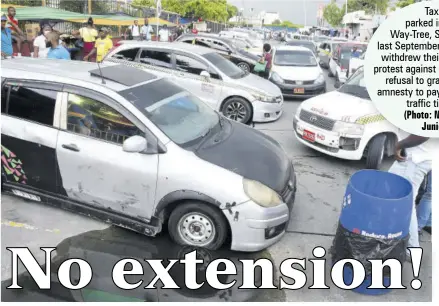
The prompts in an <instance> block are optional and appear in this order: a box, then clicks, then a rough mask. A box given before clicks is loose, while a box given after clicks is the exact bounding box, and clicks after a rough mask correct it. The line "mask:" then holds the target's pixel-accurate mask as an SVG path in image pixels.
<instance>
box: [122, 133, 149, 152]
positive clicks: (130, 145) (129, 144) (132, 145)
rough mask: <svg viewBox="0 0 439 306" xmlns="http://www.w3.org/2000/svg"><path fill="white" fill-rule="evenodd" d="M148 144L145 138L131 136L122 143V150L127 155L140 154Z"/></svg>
mask: <svg viewBox="0 0 439 306" xmlns="http://www.w3.org/2000/svg"><path fill="white" fill-rule="evenodd" d="M147 146H148V142H147V141H146V139H145V137H142V136H138V135H135V136H131V137H129V138H127V139H126V140H125V141H124V142H123V150H124V151H125V152H128V153H140V152H143V151H145V150H146V148H147Z"/></svg>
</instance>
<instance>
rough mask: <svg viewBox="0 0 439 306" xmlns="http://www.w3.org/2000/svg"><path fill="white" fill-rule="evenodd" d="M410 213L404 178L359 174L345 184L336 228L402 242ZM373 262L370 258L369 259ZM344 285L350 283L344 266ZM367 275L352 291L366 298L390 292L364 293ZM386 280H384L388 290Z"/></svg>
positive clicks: (410, 197)
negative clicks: (338, 226) (341, 207)
mask: <svg viewBox="0 0 439 306" xmlns="http://www.w3.org/2000/svg"><path fill="white" fill-rule="evenodd" d="M412 209H413V188H412V185H411V183H410V182H409V181H408V180H406V179H405V178H403V177H401V176H399V175H395V174H393V173H389V172H383V171H377V170H361V171H358V172H356V173H355V174H354V175H352V177H351V178H350V180H349V184H348V186H347V188H346V193H345V196H344V199H343V209H342V210H341V215H340V224H341V225H342V226H343V228H345V229H346V230H347V231H350V232H352V233H356V234H360V235H363V236H367V237H372V238H377V239H403V238H405V237H407V235H408V234H409V227H410V220H411V214H412ZM371 259H374V258H371ZM344 270H345V271H344V280H345V283H350V282H351V281H352V269H351V268H350V267H347V266H345V269H344ZM370 284H371V277H370V275H369V276H368V277H367V278H366V279H365V281H364V282H363V284H362V285H361V286H360V287H358V288H357V289H354V290H353V291H355V292H358V293H363V294H369V295H378V294H384V293H388V292H389V291H390V289H367V287H368V286H369V285H370ZM389 284H390V279H389V278H388V277H385V278H384V285H385V286H388V285H389Z"/></svg>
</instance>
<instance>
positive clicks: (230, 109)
mask: <svg viewBox="0 0 439 306" xmlns="http://www.w3.org/2000/svg"><path fill="white" fill-rule="evenodd" d="M221 112H222V113H223V115H224V116H225V117H227V118H229V119H232V120H235V121H238V122H241V123H244V124H250V123H251V119H252V115H253V114H252V108H251V106H250V103H249V102H248V101H247V100H245V99H243V98H239V97H233V98H230V99H228V100H227V101H226V102H225V103H224V105H223V108H222V110H221Z"/></svg>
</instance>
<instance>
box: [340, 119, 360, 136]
mask: <svg viewBox="0 0 439 306" xmlns="http://www.w3.org/2000/svg"><path fill="white" fill-rule="evenodd" d="M333 131H334V132H338V133H342V134H350V135H363V133H364V125H362V124H357V123H349V122H343V121H337V122H335V125H334V129H333Z"/></svg>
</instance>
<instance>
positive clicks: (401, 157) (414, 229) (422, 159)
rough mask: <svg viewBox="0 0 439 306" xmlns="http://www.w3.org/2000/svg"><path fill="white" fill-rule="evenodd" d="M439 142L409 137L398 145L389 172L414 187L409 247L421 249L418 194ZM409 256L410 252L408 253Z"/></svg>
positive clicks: (419, 137) (413, 136)
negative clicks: (417, 212)
mask: <svg viewBox="0 0 439 306" xmlns="http://www.w3.org/2000/svg"><path fill="white" fill-rule="evenodd" d="M438 148H439V141H438V140H437V139H430V138H425V137H421V136H416V135H409V136H408V137H407V138H405V139H403V140H401V141H400V142H398V144H397V145H396V150H395V159H396V162H395V163H394V164H393V165H392V167H391V168H390V170H389V172H391V173H394V174H397V175H400V176H402V177H404V178H406V179H407V180H408V181H409V182H410V183H411V184H412V187H413V194H414V196H413V210H412V216H411V220H410V229H409V232H410V238H409V241H408V246H409V247H419V233H418V230H419V227H418V218H417V214H416V204H415V199H416V192H417V191H418V190H419V187H420V186H421V184H422V182H423V181H424V178H425V176H426V175H427V174H428V173H429V172H430V171H431V167H432V166H431V164H432V157H433V156H434V155H435V154H436V155H438V154H439V152H437V151H438ZM407 254H408V255H409V252H407Z"/></svg>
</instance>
